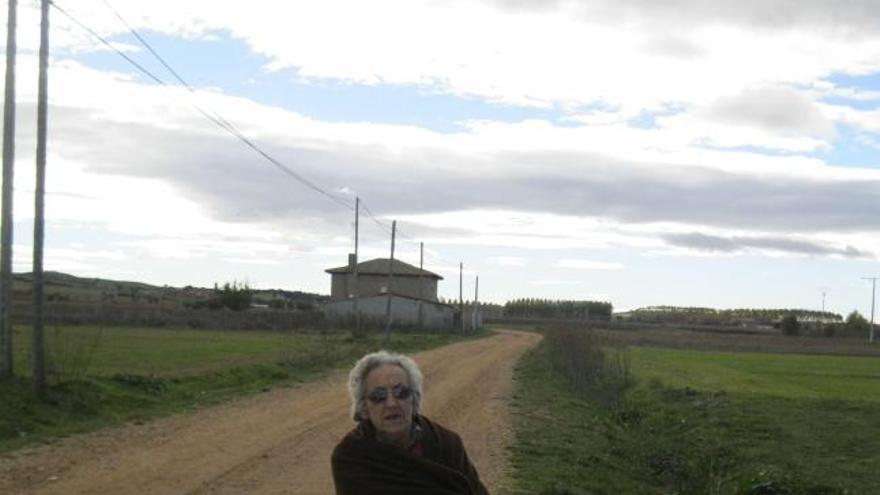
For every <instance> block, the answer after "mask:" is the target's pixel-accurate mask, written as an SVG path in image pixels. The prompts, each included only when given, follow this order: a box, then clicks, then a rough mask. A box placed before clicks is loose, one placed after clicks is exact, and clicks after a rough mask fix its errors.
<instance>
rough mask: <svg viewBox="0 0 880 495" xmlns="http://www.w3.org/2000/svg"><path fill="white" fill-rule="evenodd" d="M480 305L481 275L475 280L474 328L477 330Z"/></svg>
mask: <svg viewBox="0 0 880 495" xmlns="http://www.w3.org/2000/svg"><path fill="white" fill-rule="evenodd" d="M479 307H480V276H479V275H477V280H476V282H474V308H473V330H474V331H476V330H477V308H479Z"/></svg>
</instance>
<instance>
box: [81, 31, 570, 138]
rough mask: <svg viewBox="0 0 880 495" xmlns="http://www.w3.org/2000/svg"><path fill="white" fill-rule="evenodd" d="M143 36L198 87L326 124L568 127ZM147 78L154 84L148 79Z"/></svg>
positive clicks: (118, 60)
mask: <svg viewBox="0 0 880 495" xmlns="http://www.w3.org/2000/svg"><path fill="white" fill-rule="evenodd" d="M140 34H141V36H142V37H144V38H145V39H146V40H147V42H148V43H150V45H152V47H153V49H154V50H156V51H157V52H158V53H159V55H161V56H162V57H163V58H164V59H165V61H166V62H167V63H168V64H169V65H170V66H171V67H172V68H173V69H174V70H175V71H176V72H177V73H178V74H179V75H180V76H181V77H182V78H183V79H184V80H185V81H187V82H188V83H189V84H190V85H191V86H193V87H215V88H219V89H221V90H222V91H224V92H225V93H227V94H232V95H236V96H241V97H244V98H248V99H251V100H253V101H256V102H258V103H261V104H264V105H270V106H277V107H281V108H285V109H287V110H290V111H292V112H296V113H298V114H300V115H304V116H307V117H310V118H313V119H316V120H320V121H325V122H373V123H380V124H399V125H413V126H418V127H423V128H427V129H431V130H434V131H437V132H458V131H460V130H461V126H460V125H459V122H461V121H467V120H492V121H502V122H519V121H523V120H528V119H542V120H548V121H551V122H554V123H556V124H558V125H566V122H564V121H563V120H562V118H563V117H564V113H563V112H562V111H561V110H559V109H558V108H555V107H554V108H547V109H545V108H534V107H520V106H511V105H503V104H499V103H492V102H488V101H484V100H480V99H478V98H471V97H460V96H456V95H451V94H447V93H442V92H440V91H436V90H433V89H432V88H425V87H419V86H413V85H364V84H352V83H345V82H336V81H332V80H326V81H316V80H303V79H302V78H300V77H299V76H298V74H297V72H296V70H293V69H287V70H280V71H272V72H267V71H266V70H265V69H264V67H265V66H266V64H268V63H269V62H270V59H269V58H267V57H265V56H260V55H258V54H255V53H254V52H252V51H251V50H250V48H249V47H248V46H247V44H246V43H244V42H242V41H240V40H236V39H234V38H231V37H230V36H229V35H228V33H212V34H213V35H214V36H213V37H212V38H209V39H199V40H181V39H179V38H176V37H172V36H167V35H164V34H161V33H156V32H142V33H140ZM111 41H113V42H118V43H125V44H128V45H132V46H138V47H139V48H140V47H141V45H140V44H139V43H138V41H137V40H136V39H135V38H134V36H132V35H120V36H116V37H114V38H112V39H111ZM126 55H128V56H129V57H131V58H132V59H134V60H135V61H136V62H137V63H138V64H140V65H141V66H143V67H144V68H145V69H147V70H148V71H150V72H151V73H153V74H154V75H155V76H157V77H158V78H159V79H161V80H162V81H164V82H165V83H166V84H168V85H172V86H173V85H177V81H176V79H175V78H174V77H173V76H172V75H171V74H170V73H169V72H168V71H167V70H166V69H165V68H164V67H162V65H161V64H160V63H159V62H158V61H157V60H156V59H155V58H154V57H153V56H152V55H151V54H150V53H149V52H148V51H147V50H146V49H141V50H140V51H139V52H126ZM75 58H76V59H77V60H79V61H80V62H82V63H84V64H86V65H88V66H90V67H92V68H95V69H98V70H113V71H119V72H137V73H138V74H140V72H139V71H137V69H135V68H134V67H132V66H131V65H130V64H129V63H128V62H127V61H125V60H124V59H123V58H122V57H120V56H119V55H118V54H116V53H113V52H92V53H87V54H78V55H76V56H75ZM141 77H142V78H143V80H144V81H149V82H152V80H151V79H150V78H149V77H148V76H141Z"/></svg>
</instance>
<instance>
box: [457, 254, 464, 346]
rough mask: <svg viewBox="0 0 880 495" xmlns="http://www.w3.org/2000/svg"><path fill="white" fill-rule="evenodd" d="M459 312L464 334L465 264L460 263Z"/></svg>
mask: <svg viewBox="0 0 880 495" xmlns="http://www.w3.org/2000/svg"><path fill="white" fill-rule="evenodd" d="M458 311H459V312H460V313H461V318H459V319H460V320H461V333H464V262H459V263H458Z"/></svg>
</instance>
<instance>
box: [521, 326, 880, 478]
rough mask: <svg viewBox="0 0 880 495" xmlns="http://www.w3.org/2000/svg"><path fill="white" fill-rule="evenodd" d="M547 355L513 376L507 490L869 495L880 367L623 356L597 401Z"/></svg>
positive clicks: (714, 355) (549, 343)
mask: <svg viewBox="0 0 880 495" xmlns="http://www.w3.org/2000/svg"><path fill="white" fill-rule="evenodd" d="M554 345H556V344H554V342H553V340H552V339H549V338H548V339H545V341H544V342H543V343H542V344H541V345H540V346H539V347H538V348H537V349H535V350H534V351H532V352H530V353H529V354H527V355H526V356H525V357H524V359H523V360H522V361H521V363H520V364H519V366H518V368H517V384H516V391H515V400H514V403H515V404H516V407H517V418H518V420H517V424H516V431H517V433H516V444H515V447H514V449H513V463H514V469H515V471H514V473H515V474H514V478H515V487H516V489H515V493H521V494H527V493H528V494H539V495H574V494H587V493H589V494H593V493H595V494H605V493H607V494H620V493H636V494H751V495H758V494H813V495H818V494H843V493H848V494H871V493H877V491H876V490H877V487H878V486H880V470H878V469H877V466H880V359H877V358H857V357H834V356H800V355H792V354H781V355H780V354H755V353H727V352H702V351H687V350H671V349H658V348H649V347H641V348H629V349H628V350H627V351H626V356H628V361H629V370H630V372H631V375H632V376H633V378H634V379H633V385H631V386H630V387H629V388H628V389H626V391H625V392H623V393H622V395H620V396H619V398H618V400H615V401H612V402H608V401H602V402H601V403H600V402H598V401H596V400H593V399H591V397H590V394H589V393H584V392H583V391H579V390H576V389H575V387H573V385H572V382H571V380H570V379H569V378H568V377H566V376H564V374H562V373H560V372H558V371H555V369H556V368H554V363H555V360H558V358H557V356H558V355H559V354H560V353H561V352H560V349H558V348H554Z"/></svg>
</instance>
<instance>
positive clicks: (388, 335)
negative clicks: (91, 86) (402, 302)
mask: <svg viewBox="0 0 880 495" xmlns="http://www.w3.org/2000/svg"><path fill="white" fill-rule="evenodd" d="M396 236H397V220H393V221H392V222H391V259H390V260H388V290H387V292H388V303H387V304H386V305H385V344H386V345H387V344H388V339H390V338H391V298H392V297H393V295H392V294H393V293H392V292H391V283H392V282H393V281H394V238H395V237H396Z"/></svg>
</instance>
